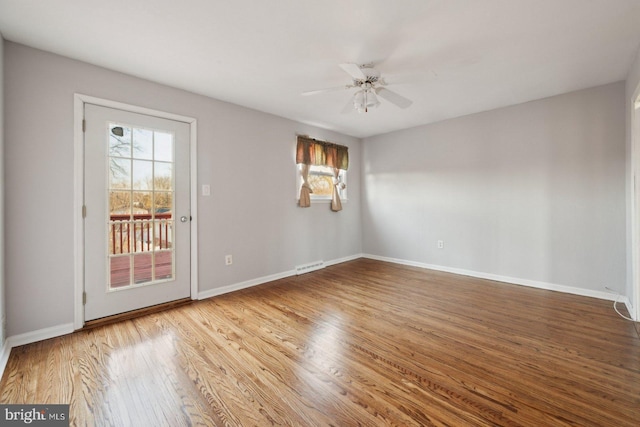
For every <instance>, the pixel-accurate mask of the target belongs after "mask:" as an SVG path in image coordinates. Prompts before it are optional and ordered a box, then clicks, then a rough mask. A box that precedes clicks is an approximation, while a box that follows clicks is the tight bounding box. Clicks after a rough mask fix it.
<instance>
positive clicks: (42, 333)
mask: <svg viewBox="0 0 640 427" xmlns="http://www.w3.org/2000/svg"><path fill="white" fill-rule="evenodd" d="M74 330H75V328H74V327H73V323H65V324H64V325H58V326H51V327H50V328H44V329H38V330H37V331H32V332H27V333H24V334H20V335H14V336H11V337H9V338H7V343H8V344H9V345H10V346H11V348H13V347H18V346H21V345H25V344H31V343H34V342H38V341H42V340H48V339H49V338H55V337H59V336H62V335H67V334H70V333H72V332H73V331H74Z"/></svg>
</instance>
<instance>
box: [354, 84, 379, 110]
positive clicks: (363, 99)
mask: <svg viewBox="0 0 640 427" xmlns="http://www.w3.org/2000/svg"><path fill="white" fill-rule="evenodd" d="M378 105H380V101H378V97H377V96H376V94H375V92H374V91H373V90H370V89H363V90H359V91H357V92H356V93H355V94H354V95H353V106H354V107H355V109H356V110H357V111H358V113H366V112H368V111H369V109H370V108H376V107H377V106H378Z"/></svg>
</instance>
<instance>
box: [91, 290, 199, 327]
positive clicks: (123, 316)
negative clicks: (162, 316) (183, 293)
mask: <svg viewBox="0 0 640 427" xmlns="http://www.w3.org/2000/svg"><path fill="white" fill-rule="evenodd" d="M192 302H193V300H192V299H191V298H182V299H179V300H175V301H169V302H165V303H163V304H158V305H152V306H151V307H145V308H141V309H138V310H132V311H127V312H125V313H120V314H114V315H113V316H107V317H101V318H100V319H95V320H89V321H88V322H85V323H84V327H83V328H82V329H92V328H97V327H100V326H105V325H110V324H112V323H117V322H123V321H125V320H131V319H135V318H137V317H142V316H146V315H147V314H154V313H158V312H161V311H165V310H170V309H172V308H177V307H182V306H183V305H188V304H191V303H192Z"/></svg>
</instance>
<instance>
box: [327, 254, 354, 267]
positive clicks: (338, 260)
mask: <svg viewBox="0 0 640 427" xmlns="http://www.w3.org/2000/svg"><path fill="white" fill-rule="evenodd" d="M358 258H362V254H355V255H349V256H346V257H343V258H337V259H334V260H330V261H325V262H324V265H326V266H330V265H336V264H342V263H343V262H347V261H353V260H354V259H358Z"/></svg>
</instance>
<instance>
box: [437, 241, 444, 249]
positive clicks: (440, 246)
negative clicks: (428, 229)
mask: <svg viewBox="0 0 640 427" xmlns="http://www.w3.org/2000/svg"><path fill="white" fill-rule="evenodd" d="M438 249H444V240H438Z"/></svg>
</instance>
